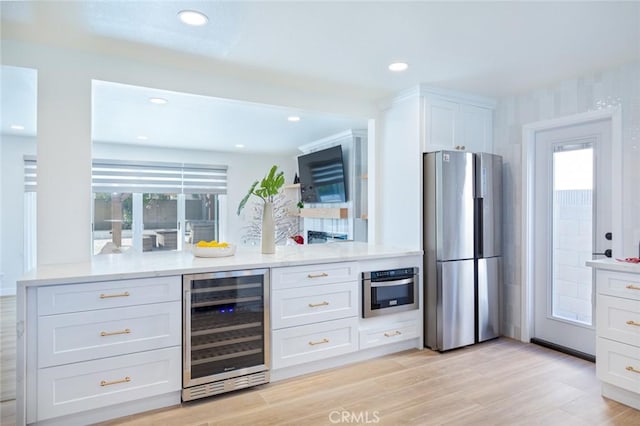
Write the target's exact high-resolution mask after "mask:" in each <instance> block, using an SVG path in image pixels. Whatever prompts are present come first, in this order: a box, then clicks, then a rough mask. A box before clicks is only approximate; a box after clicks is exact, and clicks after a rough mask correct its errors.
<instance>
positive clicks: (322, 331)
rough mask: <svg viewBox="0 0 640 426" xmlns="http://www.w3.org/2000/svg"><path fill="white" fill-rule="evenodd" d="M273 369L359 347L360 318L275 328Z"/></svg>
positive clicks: (351, 350)
mask: <svg viewBox="0 0 640 426" xmlns="http://www.w3.org/2000/svg"><path fill="white" fill-rule="evenodd" d="M272 337H273V343H272V345H273V368H274V369H277V368H283V367H290V366H293V365H298V364H303V363H306V362H311V361H318V360H321V359H325V358H330V357H334V356H338V355H344V354H347V353H349V352H354V351H356V350H358V318H357V317H354V318H345V319H340V320H335V321H327V322H321V323H317V324H310V325H303V326H300V327H290V328H284V329H281V330H274V331H273V333H272Z"/></svg>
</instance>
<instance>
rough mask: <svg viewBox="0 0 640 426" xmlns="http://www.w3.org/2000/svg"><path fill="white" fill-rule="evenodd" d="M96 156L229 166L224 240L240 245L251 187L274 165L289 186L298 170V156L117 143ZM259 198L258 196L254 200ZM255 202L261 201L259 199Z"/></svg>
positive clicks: (99, 146) (98, 147) (96, 150)
mask: <svg viewBox="0 0 640 426" xmlns="http://www.w3.org/2000/svg"><path fill="white" fill-rule="evenodd" d="M93 157H94V158H99V159H117V160H125V159H126V160H132V161H138V160H139V161H165V162H184V163H190V164H210V165H226V166H227V167H228V169H227V203H226V212H225V214H226V230H225V231H226V235H225V236H224V238H225V239H226V240H227V241H229V242H233V243H236V244H240V243H241V241H242V238H241V237H242V235H243V229H242V228H243V227H244V226H246V225H247V220H250V219H251V210H252V209H251V206H250V205H247V207H246V208H245V209H244V210H243V212H242V214H241V215H240V216H237V215H236V210H237V208H238V204H239V203H240V200H241V199H242V197H244V196H245V194H246V193H247V191H248V190H249V187H250V186H251V184H252V183H253V182H254V181H256V180H259V179H262V178H263V177H264V175H266V174H267V172H269V169H271V166H273V165H277V166H278V170H282V171H283V172H284V176H285V181H286V183H293V177H294V174H295V172H296V169H297V160H296V156H295V155H293V154H292V155H264V154H246V153H229V152H214V151H199V150H187V149H172V148H154V147H149V148H148V147H142V146H136V145H124V144H115V143H100V142H95V143H94V144H93ZM253 198H255V197H253ZM254 201H257V199H255V200H254Z"/></svg>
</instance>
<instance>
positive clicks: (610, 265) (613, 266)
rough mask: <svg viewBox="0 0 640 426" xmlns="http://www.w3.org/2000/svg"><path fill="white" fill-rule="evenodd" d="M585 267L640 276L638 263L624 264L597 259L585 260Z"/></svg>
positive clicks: (622, 262) (611, 260) (619, 261)
mask: <svg viewBox="0 0 640 426" xmlns="http://www.w3.org/2000/svg"><path fill="white" fill-rule="evenodd" d="M586 265H587V266H590V267H592V268H596V269H606V270H609V271H618V272H633V273H636V274H640V263H631V262H624V261H621V260H615V259H598V260H587V262H586Z"/></svg>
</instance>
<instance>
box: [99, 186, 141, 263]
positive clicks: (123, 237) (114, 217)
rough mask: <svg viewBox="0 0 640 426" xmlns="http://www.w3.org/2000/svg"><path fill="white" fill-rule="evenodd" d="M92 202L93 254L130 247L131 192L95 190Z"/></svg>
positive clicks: (116, 251) (120, 250)
mask: <svg viewBox="0 0 640 426" xmlns="http://www.w3.org/2000/svg"><path fill="white" fill-rule="evenodd" d="M93 203H94V206H93V216H94V218H93V254H110V253H122V252H123V251H126V250H129V249H131V246H132V241H131V221H132V217H133V210H132V202H131V194H130V193H119V192H114V193H110V192H96V193H94V200H93Z"/></svg>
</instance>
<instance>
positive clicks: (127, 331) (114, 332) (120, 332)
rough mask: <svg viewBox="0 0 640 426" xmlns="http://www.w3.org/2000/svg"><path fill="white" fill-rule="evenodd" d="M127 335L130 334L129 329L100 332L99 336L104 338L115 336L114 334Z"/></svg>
mask: <svg viewBox="0 0 640 426" xmlns="http://www.w3.org/2000/svg"><path fill="white" fill-rule="evenodd" d="M129 333H131V329H130V328H125V329H124V330H118V331H101V332H100V335H101V336H102V337H104V336H115V335H116V334H129Z"/></svg>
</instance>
